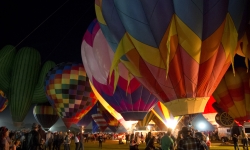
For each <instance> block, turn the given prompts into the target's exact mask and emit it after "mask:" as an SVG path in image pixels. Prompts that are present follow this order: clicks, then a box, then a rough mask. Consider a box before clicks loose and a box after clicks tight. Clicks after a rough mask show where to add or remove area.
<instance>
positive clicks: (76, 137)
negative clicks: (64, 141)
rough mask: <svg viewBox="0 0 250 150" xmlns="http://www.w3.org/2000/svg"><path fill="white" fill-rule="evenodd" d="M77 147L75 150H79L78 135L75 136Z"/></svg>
mask: <svg viewBox="0 0 250 150" xmlns="http://www.w3.org/2000/svg"><path fill="white" fill-rule="evenodd" d="M75 145H76V149H75V150H78V149H79V138H78V136H77V134H75Z"/></svg>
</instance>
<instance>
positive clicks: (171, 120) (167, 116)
mask: <svg viewBox="0 0 250 150" xmlns="http://www.w3.org/2000/svg"><path fill="white" fill-rule="evenodd" d="M152 112H153V113H154V114H155V116H157V118H159V119H160V120H161V121H162V122H163V123H164V124H165V125H166V126H167V127H168V128H171V129H174V128H175V127H176V125H177V124H178V122H179V121H180V119H181V117H180V116H176V117H174V116H173V115H172V114H171V112H170V111H169V110H168V109H167V107H166V106H164V104H163V103H162V102H158V103H157V104H156V105H155V107H154V108H153V109H152Z"/></svg>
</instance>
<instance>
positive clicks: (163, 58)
mask: <svg viewBox="0 0 250 150" xmlns="http://www.w3.org/2000/svg"><path fill="white" fill-rule="evenodd" d="M247 2H248V1H246V0H243V1H238V0H226V1H225V0H220V1H214V0H210V1H195V2H194V1H191V0H186V1H185V2H183V1H181V0H175V1H172V0H162V1H139V0H126V1H119V0H102V1H101V0H96V5H95V8H96V15H97V19H98V21H99V23H100V26H101V29H102V31H103V33H104V35H105V37H106V39H107V41H108V42H109V44H110V46H111V48H112V50H113V51H115V56H114V59H113V62H112V68H111V69H115V68H116V66H117V64H118V63H119V62H122V63H123V64H124V65H125V66H126V67H127V68H128V70H129V71H130V72H131V73H132V74H133V75H134V76H135V77H136V78H137V79H138V81H140V82H141V83H142V84H143V85H144V86H145V87H147V88H148V89H149V90H150V91H151V92H152V93H153V94H155V95H156V96H157V97H158V98H159V99H160V100H162V102H164V103H165V105H166V106H167V107H168V108H169V109H170V111H171V113H173V115H174V116H176V115H184V114H194V113H199V112H203V111H204V107H205V105H206V102H207V100H208V99H209V97H210V96H211V95H212V93H213V91H214V90H215V88H216V87H217V84H218V83H219V81H220V80H221V78H222V77H223V75H224V73H225V72H226V70H227V69H228V67H229V65H230V61H231V60H232V58H233V56H234V53H235V49H236V47H237V45H238V43H237V42H238V39H240V38H241V36H242V35H243V34H242V33H244V31H243V29H242V28H243V27H244V26H245V25H244V24H243V23H246V21H245V20H246V19H247V18H246V17H245V16H247V15H246V14H247V13H249V10H247V8H248V6H247ZM248 9H249V8H248ZM237 31H239V32H237Z"/></svg>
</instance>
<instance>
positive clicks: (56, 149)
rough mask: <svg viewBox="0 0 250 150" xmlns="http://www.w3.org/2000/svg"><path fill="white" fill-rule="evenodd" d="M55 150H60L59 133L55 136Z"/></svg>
mask: <svg viewBox="0 0 250 150" xmlns="http://www.w3.org/2000/svg"><path fill="white" fill-rule="evenodd" d="M53 137H54V138H53V148H52V149H53V150H60V147H59V148H58V145H59V144H58V142H59V134H58V132H57V131H55V132H54V135H53Z"/></svg>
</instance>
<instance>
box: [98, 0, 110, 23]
mask: <svg viewBox="0 0 250 150" xmlns="http://www.w3.org/2000/svg"><path fill="white" fill-rule="evenodd" d="M96 1H97V0H96ZM98 1H99V3H100V4H101V3H102V1H101V0H98ZM95 13H96V17H97V20H98V22H99V23H101V24H104V25H107V24H106V21H105V20H104V18H103V15H102V10H101V7H100V6H99V5H96V3H95Z"/></svg>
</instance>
